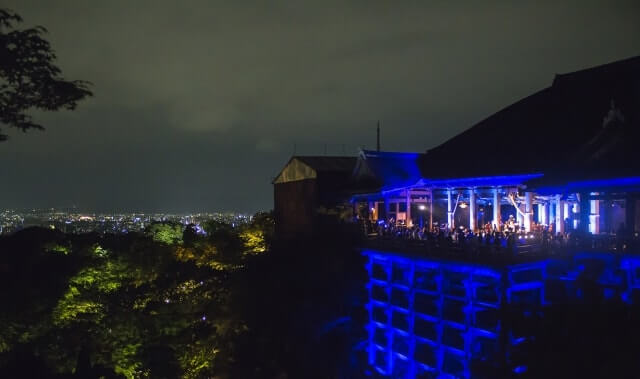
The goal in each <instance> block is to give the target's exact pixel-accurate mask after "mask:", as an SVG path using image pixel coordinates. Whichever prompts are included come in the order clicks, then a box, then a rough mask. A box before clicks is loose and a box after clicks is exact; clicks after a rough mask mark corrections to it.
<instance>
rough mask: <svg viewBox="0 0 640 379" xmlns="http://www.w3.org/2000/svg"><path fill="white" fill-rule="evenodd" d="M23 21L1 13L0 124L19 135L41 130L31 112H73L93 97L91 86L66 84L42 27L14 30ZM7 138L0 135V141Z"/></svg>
mask: <svg viewBox="0 0 640 379" xmlns="http://www.w3.org/2000/svg"><path fill="white" fill-rule="evenodd" d="M21 22H22V18H21V17H20V16H19V15H18V14H16V13H14V12H12V11H10V10H8V9H0V123H1V124H4V125H7V126H9V127H14V128H17V129H20V130H22V131H27V130H29V129H40V130H41V129H44V127H43V126H42V125H40V124H38V123H36V122H34V121H33V119H32V117H31V116H30V115H29V114H28V112H29V111H30V110H32V109H40V110H45V111H56V110H60V109H75V107H76V106H77V104H78V102H79V101H81V100H82V99H85V98H87V97H89V96H92V93H91V91H90V90H89V86H90V83H88V82H86V81H82V80H71V81H68V80H65V79H64V78H63V77H62V76H61V73H62V71H61V70H60V68H59V67H58V66H56V64H55V60H56V54H55V52H54V50H53V49H52V48H51V46H50V44H49V42H48V41H47V40H46V39H44V38H43V35H44V34H45V33H46V32H47V30H46V29H45V28H43V27H42V26H37V27H33V28H26V29H17V28H16V26H17V25H18V24H19V23H21ZM6 138H7V136H6V135H4V134H0V141H2V140H6Z"/></svg>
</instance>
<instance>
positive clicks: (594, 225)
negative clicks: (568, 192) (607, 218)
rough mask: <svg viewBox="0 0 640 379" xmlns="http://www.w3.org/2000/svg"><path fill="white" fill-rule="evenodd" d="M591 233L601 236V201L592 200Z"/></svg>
mask: <svg viewBox="0 0 640 379" xmlns="http://www.w3.org/2000/svg"><path fill="white" fill-rule="evenodd" d="M589 205H590V207H589V208H590V212H589V232H591V233H592V234H600V200H590V201H589Z"/></svg>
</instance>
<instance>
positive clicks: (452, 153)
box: [419, 56, 640, 179]
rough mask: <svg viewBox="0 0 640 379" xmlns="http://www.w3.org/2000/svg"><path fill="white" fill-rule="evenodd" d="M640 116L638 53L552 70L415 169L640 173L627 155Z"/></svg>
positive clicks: (464, 173)
mask: <svg viewBox="0 0 640 379" xmlns="http://www.w3.org/2000/svg"><path fill="white" fill-rule="evenodd" d="M639 120H640V56H638V57H633V58H629V59H625V60H621V61H617V62H613V63H609V64H605V65H601V66H597V67H593V68H589V69H585V70H580V71H576V72H572V73H568V74H563V75H556V77H555V79H554V81H553V83H552V85H551V86H550V87H547V88H545V89H542V90H540V91H538V92H536V93H534V94H532V95H530V96H528V97H526V98H524V99H522V100H520V101H517V102H516V103H514V104H512V105H510V106H508V107H506V108H504V109H502V110H500V111H498V112H497V113H495V114H493V115H491V116H489V117H488V118H486V119H484V120H482V121H480V122H479V123H477V124H476V125H474V126H472V127H471V128H469V129H468V130H466V131H464V132H462V133H460V134H459V135H457V136H455V137H453V138H451V139H450V140H448V141H446V142H445V143H443V144H441V145H439V146H437V147H436V148H434V149H431V150H429V151H428V152H427V154H426V155H424V156H422V157H420V159H419V160H420V163H419V165H420V170H421V173H422V176H424V177H426V178H430V179H446V178H462V177H474V176H490V175H513V174H525V173H532V172H544V173H545V177H547V179H549V178H550V177H555V176H560V177H562V176H564V177H566V176H567V175H569V176H571V177H572V179H582V178H587V177H588V176H594V175H595V176H599V175H604V174H607V175H630V174H632V173H636V174H640V163H637V162H636V161H637V160H635V159H630V158H629V156H633V154H634V153H635V154H637V153H636V151H637V147H636V146H637V141H638V135H639V133H638V129H639V126H640V125H639V124H640V122H639ZM631 161H634V162H631ZM547 174H548V175H547Z"/></svg>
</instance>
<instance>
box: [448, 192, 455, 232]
mask: <svg viewBox="0 0 640 379" xmlns="http://www.w3.org/2000/svg"><path fill="white" fill-rule="evenodd" d="M451 196H452V193H451V190H450V189H448V190H447V227H448V228H449V229H453V228H454V227H455V225H454V224H453V201H452V199H451Z"/></svg>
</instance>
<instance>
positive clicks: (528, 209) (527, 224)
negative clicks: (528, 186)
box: [524, 192, 533, 232]
mask: <svg viewBox="0 0 640 379" xmlns="http://www.w3.org/2000/svg"><path fill="white" fill-rule="evenodd" d="M532 224H533V193H531V192H525V193H524V230H526V231H527V232H530V231H531V225H532Z"/></svg>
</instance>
